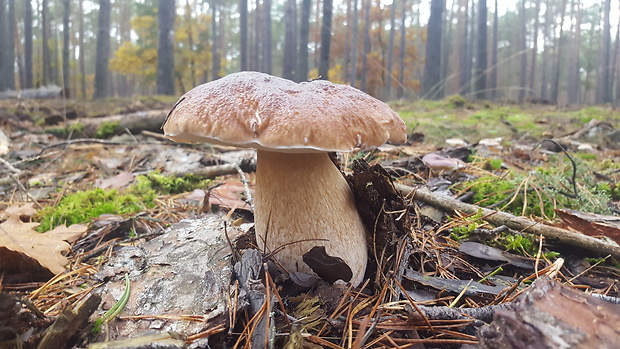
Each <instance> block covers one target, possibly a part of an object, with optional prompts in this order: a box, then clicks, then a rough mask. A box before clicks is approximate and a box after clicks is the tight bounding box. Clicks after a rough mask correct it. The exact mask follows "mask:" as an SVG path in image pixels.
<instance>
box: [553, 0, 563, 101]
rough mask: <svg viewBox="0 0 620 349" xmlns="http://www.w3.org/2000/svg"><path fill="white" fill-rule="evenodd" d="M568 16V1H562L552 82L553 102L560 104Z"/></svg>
mask: <svg viewBox="0 0 620 349" xmlns="http://www.w3.org/2000/svg"><path fill="white" fill-rule="evenodd" d="M565 15H566V0H562V9H561V18H560V35H559V36H558V38H557V41H556V56H555V67H554V70H553V80H552V81H551V100H552V101H553V103H556V104H557V103H558V95H559V90H560V72H561V71H562V59H563V52H564V49H563V48H564V30H563V29H562V27H563V26H564V17H565Z"/></svg>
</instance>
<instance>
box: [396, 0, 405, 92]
mask: <svg viewBox="0 0 620 349" xmlns="http://www.w3.org/2000/svg"><path fill="white" fill-rule="evenodd" d="M400 5H401V9H400V10H401V17H400V54H399V57H398V94H397V96H398V98H403V97H405V52H406V41H407V26H406V23H407V0H401V1H400Z"/></svg>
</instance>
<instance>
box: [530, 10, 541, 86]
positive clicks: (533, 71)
mask: <svg viewBox="0 0 620 349" xmlns="http://www.w3.org/2000/svg"><path fill="white" fill-rule="evenodd" d="M539 13H540V0H536V6H535V8H534V14H535V16H534V32H533V37H532V42H533V48H532V63H531V64H530V76H529V79H528V81H529V85H528V96H530V97H533V96H534V93H535V91H536V89H535V88H534V86H536V63H537V61H538V27H539V24H540V21H539V20H538V18H539V16H538V15H539Z"/></svg>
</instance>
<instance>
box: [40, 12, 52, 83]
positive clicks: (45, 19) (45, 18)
mask: <svg viewBox="0 0 620 349" xmlns="http://www.w3.org/2000/svg"><path fill="white" fill-rule="evenodd" d="M41 22H42V23H41V25H42V27H41V39H42V41H41V44H42V46H43V47H42V51H43V52H42V55H43V85H49V84H50V82H51V74H52V61H51V60H50V55H51V53H50V47H49V43H48V40H49V7H48V0H43V1H42V2H41Z"/></svg>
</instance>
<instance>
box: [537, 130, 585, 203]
mask: <svg viewBox="0 0 620 349" xmlns="http://www.w3.org/2000/svg"><path fill="white" fill-rule="evenodd" d="M544 142H550V143H553V144H555V145H556V146H558V147H559V148H560V149H561V150H562V152H563V153H564V154H565V155H566V157H567V158H568V160H570V163H571V165H572V166H573V175H572V176H571V184H572V185H573V194H570V193H567V192H563V191H561V190H558V192H559V193H560V194H562V195H565V196H567V197H569V198H571V199H577V198H579V193H577V182H576V178H577V164H575V160H573V158H572V157H571V156H570V155H569V154H568V152H567V151H566V148H564V147H563V146H562V145H561V144H560V143H558V142H556V141H554V140H553V139H549V138H546V139H543V140H542V141H540V142H538V144H536V145H535V146H534V148H533V149H532V150H536V148H538V147H539V146H540V145H541V144H543V143H544Z"/></svg>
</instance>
